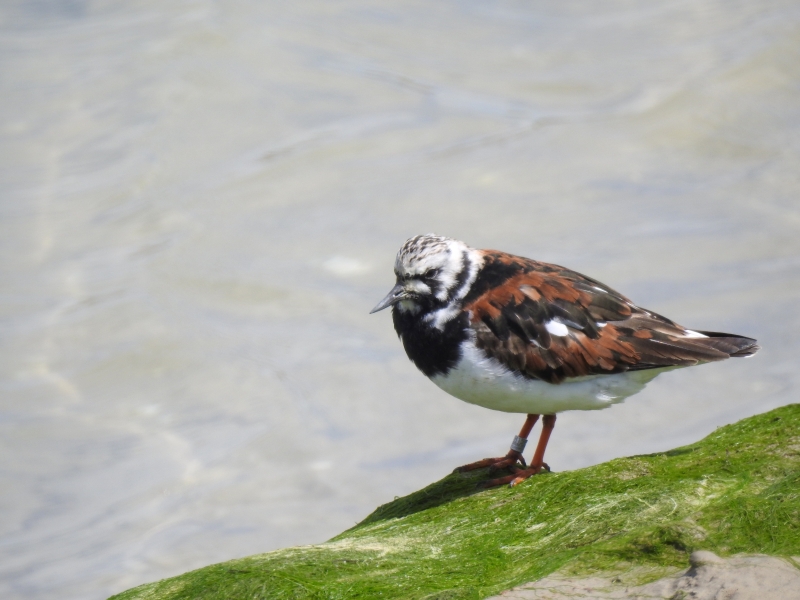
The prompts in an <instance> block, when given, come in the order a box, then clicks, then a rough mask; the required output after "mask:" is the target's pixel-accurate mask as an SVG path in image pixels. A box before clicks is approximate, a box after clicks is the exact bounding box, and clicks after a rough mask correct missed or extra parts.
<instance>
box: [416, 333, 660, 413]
mask: <svg viewBox="0 0 800 600" xmlns="http://www.w3.org/2000/svg"><path fill="white" fill-rule="evenodd" d="M462 349H463V355H462V357H461V360H460V361H459V362H458V364H457V365H456V366H455V368H453V369H451V370H450V371H449V372H448V373H447V375H435V376H434V377H431V381H433V382H434V383H435V384H436V385H438V386H439V387H440V388H442V389H443V390H444V391H445V392H447V393H448V394H450V395H452V396H455V397H456V398H458V399H460V400H463V401H464V402H469V403H470V404H477V405H479V406H485V407H486V408H491V409H493V410H501V411H503V412H513V413H532V414H553V413H558V412H562V411H565V410H597V409H600V408H608V407H609V406H611V405H612V404H616V403H617V402H622V401H623V400H625V398H627V397H628V396H632V395H633V394H636V393H637V392H640V391H642V390H643V389H644V387H645V386H646V385H647V384H648V382H650V381H651V380H652V379H653V378H654V377H656V376H657V375H658V374H659V373H663V372H664V371H666V370H668V369H672V368H674V367H666V368H663V369H647V370H643V371H631V372H627V373H616V374H614V375H590V376H587V377H576V378H574V379H567V380H566V381H564V382H563V383H560V384H552V383H547V382H546V381H541V380H538V379H526V378H524V377H521V376H520V375H517V374H515V373H513V372H512V371H510V370H509V369H507V368H506V367H504V366H503V365H502V364H501V363H500V362H499V361H497V360H495V359H493V358H489V357H488V356H486V354H484V352H483V351H482V350H479V349H478V348H476V347H475V344H474V343H473V342H471V341H467V342H466V343H465V344H464V346H463V347H462Z"/></svg>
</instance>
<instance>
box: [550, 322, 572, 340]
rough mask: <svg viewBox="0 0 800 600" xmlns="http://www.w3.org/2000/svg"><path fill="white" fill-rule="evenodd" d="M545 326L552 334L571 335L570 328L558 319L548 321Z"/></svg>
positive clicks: (559, 335)
mask: <svg viewBox="0 0 800 600" xmlns="http://www.w3.org/2000/svg"><path fill="white" fill-rule="evenodd" d="M544 328H545V329H547V332H548V333H549V334H550V335H555V336H558V337H564V336H567V335H569V329H567V326H566V325H564V324H563V323H559V322H558V321H548V322H547V323H545V324H544Z"/></svg>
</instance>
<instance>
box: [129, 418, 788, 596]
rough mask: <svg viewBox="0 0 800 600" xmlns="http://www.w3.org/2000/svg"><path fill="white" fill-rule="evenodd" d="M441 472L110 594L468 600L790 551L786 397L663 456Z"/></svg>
mask: <svg viewBox="0 0 800 600" xmlns="http://www.w3.org/2000/svg"><path fill="white" fill-rule="evenodd" d="M486 477H487V473H486V472H478V473H472V474H451V475H448V476H447V477H445V478H444V479H442V480H441V481H438V482H436V483H433V484H432V485H430V486H428V487H426V488H425V489H423V490H420V491H418V492H415V493H413V494H410V495H409V496H406V497H404V498H400V499H397V500H395V501H394V502H391V503H389V504H386V505H384V506H381V507H379V508H378V509H377V510H376V511H375V512H373V513H372V514H371V515H369V516H368V517H367V518H366V519H364V521H362V522H361V523H359V524H358V525H356V526H355V527H353V528H352V529H350V530H348V531H345V532H344V533H342V534H340V535H339V536H337V537H335V538H333V539H332V540H330V541H328V542H326V543H324V544H319V545H315V546H305V547H298V548H288V549H285V550H279V551H276V552H270V553H267V554H261V555H256V556H251V557H248V558H244V559H239V560H233V561H229V562H226V563H221V564H217V565H212V566H209V567H205V568H203V569H199V570H197V571H192V572H190V573H186V574H184V575H181V576H178V577H174V578H171V579H166V580H163V581H160V582H157V583H152V584H147V585H143V586H140V587H138V588H135V589H132V590H129V591H127V592H124V593H123V594H120V595H118V596H114V599H115V600H133V599H139V600H145V599H147V600H167V599H169V600H184V599H186V600H188V599H192V600H195V599H209V600H211V599H223V598H225V599H238V598H242V599H244V598H247V599H259V598H281V599H283V598H285V599H290V598H291V599H295V598H296V599H301V598H303V599H305V598H309V599H331V600H332V599H338V598H414V599H419V598H426V599H428V600H434V599H436V600H445V599H447V600H456V599H479V598H484V597H486V596H489V595H491V594H495V593H498V592H500V591H502V590H504V589H508V588H510V587H513V586H515V585H519V584H521V583H524V582H527V581H532V580H535V579H539V578H541V577H544V576H545V575H548V574H550V573H552V572H554V571H556V570H558V569H561V570H562V571H567V572H574V573H575V574H585V573H589V572H597V571H605V572H609V571H621V570H622V571H625V570H626V569H627V570H629V571H630V570H634V571H636V572H637V573H639V574H642V573H644V574H645V575H644V578H645V579H647V578H650V579H655V578H657V577H659V576H661V574H663V573H664V572H665V570H670V569H672V570H675V569H677V568H682V567H686V566H688V556H689V554H690V553H691V552H692V551H693V550H695V549H705V550H712V551H714V552H716V553H718V554H720V555H730V554H735V553H740V552H759V553H766V554H773V555H779V556H791V555H800V491H798V490H800V405H797V404H795V405H790V406H785V407H782V408H779V409H776V410H773V411H771V412H769V413H766V414H763V415H758V416H755V417H752V418H749V419H745V420H743V421H740V422H738V423H735V424H733V425H728V426H725V427H721V428H719V429H717V430H716V431H715V432H714V433H712V434H711V435H710V436H708V437H706V438H705V439H704V440H702V441H700V442H698V443H696V444H692V445H690V446H685V447H683V448H678V449H676V450H671V451H669V452H663V453H657V454H650V455H646V456H634V457H630V458H621V459H616V460H612V461H610V462H607V463H604V464H601V465H596V466H594V467H589V468H586V469H580V470H577V471H570V472H566V473H547V474H543V475H539V476H537V477H534V478H531V479H530V480H528V481H526V482H524V483H523V484H521V485H519V486H517V487H515V488H508V487H503V488H495V489H490V490H478V489H476V487H475V486H476V484H477V483H478V482H479V481H481V480H483V479H484V478H486Z"/></svg>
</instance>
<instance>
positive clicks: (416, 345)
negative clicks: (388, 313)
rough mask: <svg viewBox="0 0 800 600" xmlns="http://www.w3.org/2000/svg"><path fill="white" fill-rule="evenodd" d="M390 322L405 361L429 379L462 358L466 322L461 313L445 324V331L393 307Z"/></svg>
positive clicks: (443, 372)
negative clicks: (405, 355)
mask: <svg viewBox="0 0 800 600" xmlns="http://www.w3.org/2000/svg"><path fill="white" fill-rule="evenodd" d="M392 321H393V322H394V329H395V331H396V332H397V335H398V336H399V337H400V339H401V340H402V342H403V348H405V350H406V354H408V358H409V359H411V361H412V362H413V363H414V364H415V365H416V366H417V368H418V369H419V370H420V371H422V372H423V373H424V374H425V375H427V376H428V377H433V376H434V375H444V374H445V373H447V372H448V371H449V370H450V369H452V368H453V367H454V366H455V365H456V364H457V363H458V361H459V360H460V358H461V343H462V342H463V341H464V340H465V339H467V328H468V326H469V320H468V318H467V314H466V313H463V312H462V313H461V314H459V315H458V316H456V317H455V318H454V319H451V320H450V321H448V322H447V324H446V325H445V327H444V330H441V329H437V328H435V327H433V326H431V325H430V324H429V323H427V322H425V321H424V320H423V319H422V318H421V315H419V314H417V315H412V314H411V313H404V312H401V311H400V309H399V308H397V307H396V306H395V307H392Z"/></svg>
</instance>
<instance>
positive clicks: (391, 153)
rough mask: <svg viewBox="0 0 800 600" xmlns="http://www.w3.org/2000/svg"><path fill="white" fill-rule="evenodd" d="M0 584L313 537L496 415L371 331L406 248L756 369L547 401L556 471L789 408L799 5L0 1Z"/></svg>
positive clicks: (51, 588) (96, 588)
mask: <svg viewBox="0 0 800 600" xmlns="http://www.w3.org/2000/svg"><path fill="white" fill-rule="evenodd" d="M0 31H1V32H2V33H1V34H0V78H1V79H0V90H1V91H2V93H1V94H0V132H1V133H0V136H1V137H0V140H1V143H0V153H2V154H1V155H0V157H1V158H2V160H0V170H1V173H2V174H1V175H0V194H1V195H0V198H2V203H0V211H1V212H0V269H2V272H1V273H0V286H1V291H2V304H1V305H0V319H2V320H1V321H0V328H1V329H0V332H1V333H0V386H2V387H1V388H0V389H1V390H2V396H1V398H2V399H1V400H0V403H1V404H0V410H1V412H0V415H1V418H0V444H2V450H1V451H0V477H2V481H0V489H2V496H0V595H2V596H3V598H9V599H14V598H26V599H31V598H35V599H50V598H59V599H62V598H76V599H77V598H81V599H84V598H88V599H99V598H103V597H105V596H107V595H109V594H111V593H115V592H119V591H122V590H124V589H126V588H128V587H130V586H133V585H136V584H139V583H143V582H146V581H152V580H155V579H158V578H161V577H166V576H170V575H175V574H178V573H181V572H183V571H185V570H188V569H191V568H195V567H199V566H202V565H205V564H208V563H212V562H215V561H221V560H225V559H228V558H233V557H238V556H244V555H248V554H252V553H256V552H262V551H267V550H271V549H275V548H279V547H282V546H287V545H294V544H306V543H313V542H320V541H323V540H325V539H327V538H328V537H330V536H332V535H334V534H335V533H337V532H339V531H341V530H343V529H344V528H346V527H348V526H350V525H352V524H353V523H354V522H356V521H357V520H359V519H361V518H362V517H364V516H365V515H366V514H367V513H368V512H370V511H371V510H372V509H373V508H374V507H375V506H377V505H378V504H380V503H383V502H386V501H389V500H391V499H392V498H393V497H394V496H397V495H402V494H405V493H408V492H410V491H412V490H414V489H417V488H419V487H421V486H422V485H424V484H426V483H429V482H430V481H432V480H434V479H437V478H439V477H441V476H442V475H444V474H445V473H447V472H449V471H450V470H451V469H452V468H453V467H455V466H456V465H459V464H463V463H465V462H469V461H471V460H475V459H477V458H481V457H484V456H491V455H497V454H498V453H502V452H505V450H506V448H507V445H508V443H509V441H510V439H511V437H512V436H513V434H514V433H516V431H517V429H518V427H519V426H520V424H521V421H522V418H521V417H520V416H516V415H507V414H501V413H492V412H490V411H487V410H485V409H481V408H479V407H475V406H470V405H466V404H464V403H462V402H459V401H457V400H455V399H452V398H450V397H448V396H447V395H446V394H444V393H443V392H441V391H440V390H438V389H437V388H436V387H435V386H433V384H431V383H430V382H428V381H427V380H426V379H425V378H424V377H422V376H421V375H420V374H419V373H417V372H416V371H415V369H414V367H413V365H411V363H409V362H408V360H407V359H406V358H405V355H404V354H403V351H402V348H401V345H400V343H399V342H398V340H397V339H396V336H395V334H394V332H393V330H392V327H391V323H390V318H389V315H388V313H380V314H377V315H371V316H370V315H368V314H367V313H368V311H369V310H370V309H371V308H372V306H374V304H375V303H376V302H377V301H378V300H379V299H380V298H382V297H383V295H384V294H385V293H386V291H388V289H389V288H390V287H391V285H392V282H393V276H392V263H393V259H394V254H395V252H396V251H397V249H398V247H399V246H400V244H401V243H402V242H403V240H405V239H406V238H407V237H409V236H411V235H414V234H417V233H423V232H428V231H436V232H438V233H442V234H446V235H450V236H453V237H456V238H460V239H464V240H465V241H467V242H468V243H470V244H471V245H473V246H477V247H494V248H500V249H503V250H507V251H510V252H515V253H518V254H523V255H526V256H531V257H535V258H538V259H542V260H548V261H553V262H557V263H560V264H564V265H567V266H569V267H572V268H574V269H576V270H579V271H581V272H584V273H587V274H589V275H591V276H593V277H595V278H598V279H600V280H602V281H604V282H606V283H607V284H609V285H611V286H612V287H615V288H617V289H619V290H621V291H622V292H623V293H626V294H627V295H629V296H631V297H632V298H633V299H634V300H635V301H637V302H638V303H639V304H641V305H643V306H645V307H647V308H649V309H652V310H655V311H658V312H661V313H664V314H666V315H668V316H670V317H672V318H674V319H676V320H677V321H679V322H680V323H682V324H684V325H686V326H688V327H694V328H701V329H710V330H721V331H733V332H736V333H741V334H746V335H751V336H753V337H757V338H758V339H759V340H760V342H761V343H762V344H763V347H764V349H763V351H762V352H761V353H759V354H758V356H756V357H754V358H752V359H749V360H746V361H745V360H735V361H734V360H731V361H728V362H726V363H719V364H713V365H707V366H704V367H700V368H697V369H689V370H684V371H678V372H672V373H667V374H665V375H662V376H661V377H659V378H658V379H657V380H656V381H655V382H653V383H652V384H651V385H650V386H649V387H648V389H647V390H646V391H645V392H643V393H642V394H640V395H638V396H636V397H635V398H632V399H630V400H628V402H627V403H625V404H623V405H618V406H615V407H613V408H612V409H610V410H607V411H603V412H598V413H586V412H578V413H567V414H564V415H563V416H561V417H560V418H559V423H558V427H557V428H556V431H555V434H554V436H553V440H552V442H551V447H550V449H549V452H548V459H549V462H550V464H551V465H552V466H553V467H554V468H555V469H556V470H563V469H572V468H577V467H581V466H585V465H589V464H593V463H596V462H599V461H603V460H605V459H608V458H611V457H615V456H621V455H626V454H631V453H641V452H652V451H657V450H663V449H666V448H670V447H674V446H676V445H679V444H682V443H686V442H690V441H693V440H695V439H698V438H699V437H701V436H703V435H705V434H707V433H709V432H710V431H712V430H713V429H714V428H715V427H717V426H719V425H721V424H724V423H729V422H732V421H735V420H737V419H739V418H742V417H745V416H748V415H752V414H755V413H758V412H763V411H765V410H767V409H769V408H772V407H775V406H779V405H783V404H787V403H790V402H795V401H797V390H798V389H800V375H798V369H797V358H796V357H797V355H798V351H799V350H800V344H798V341H797V340H798V333H800V317H798V312H797V310H796V307H797V305H798V301H799V300H800V201H799V200H798V192H800V175H799V174H800V170H798V168H797V167H798V164H800V160H799V159H800V156H799V155H800V141H799V140H800V135H798V134H800V7H799V6H798V5H797V3H795V2H790V1H784V2H780V1H776V2H758V3H754V2H722V1H719V2H715V1H705V2H698V1H695V0H692V1H689V0H686V1H670V2H668V1H660V2H633V1H631V2H622V1H620V2H603V3H592V4H591V5H588V4H587V3H582V2H563V1H558V2H538V3H528V2H464V1H459V2H455V1H453V2H438V3H427V2H419V3H415V2H410V1H408V2H399V1H398V2H392V3H387V2H374V3H372V4H370V3H368V2H346V1H343V2H337V3H330V2H318V1H316V2H315V1H313V0H310V1H307V2H303V3H283V2H263V1H262V2H243V1H231V2H226V3H224V4H222V3H221V4H216V3H212V2H207V1H183V2H182V1H178V0H175V1H161V2H150V1H145V0H143V1H141V2H105V3H103V2H82V1H80V0H76V1H73V2H56V1H46V0H41V1H38V2H31V1H26V2H12V1H10V0H8V1H6V2H4V3H3V4H2V7H0Z"/></svg>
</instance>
